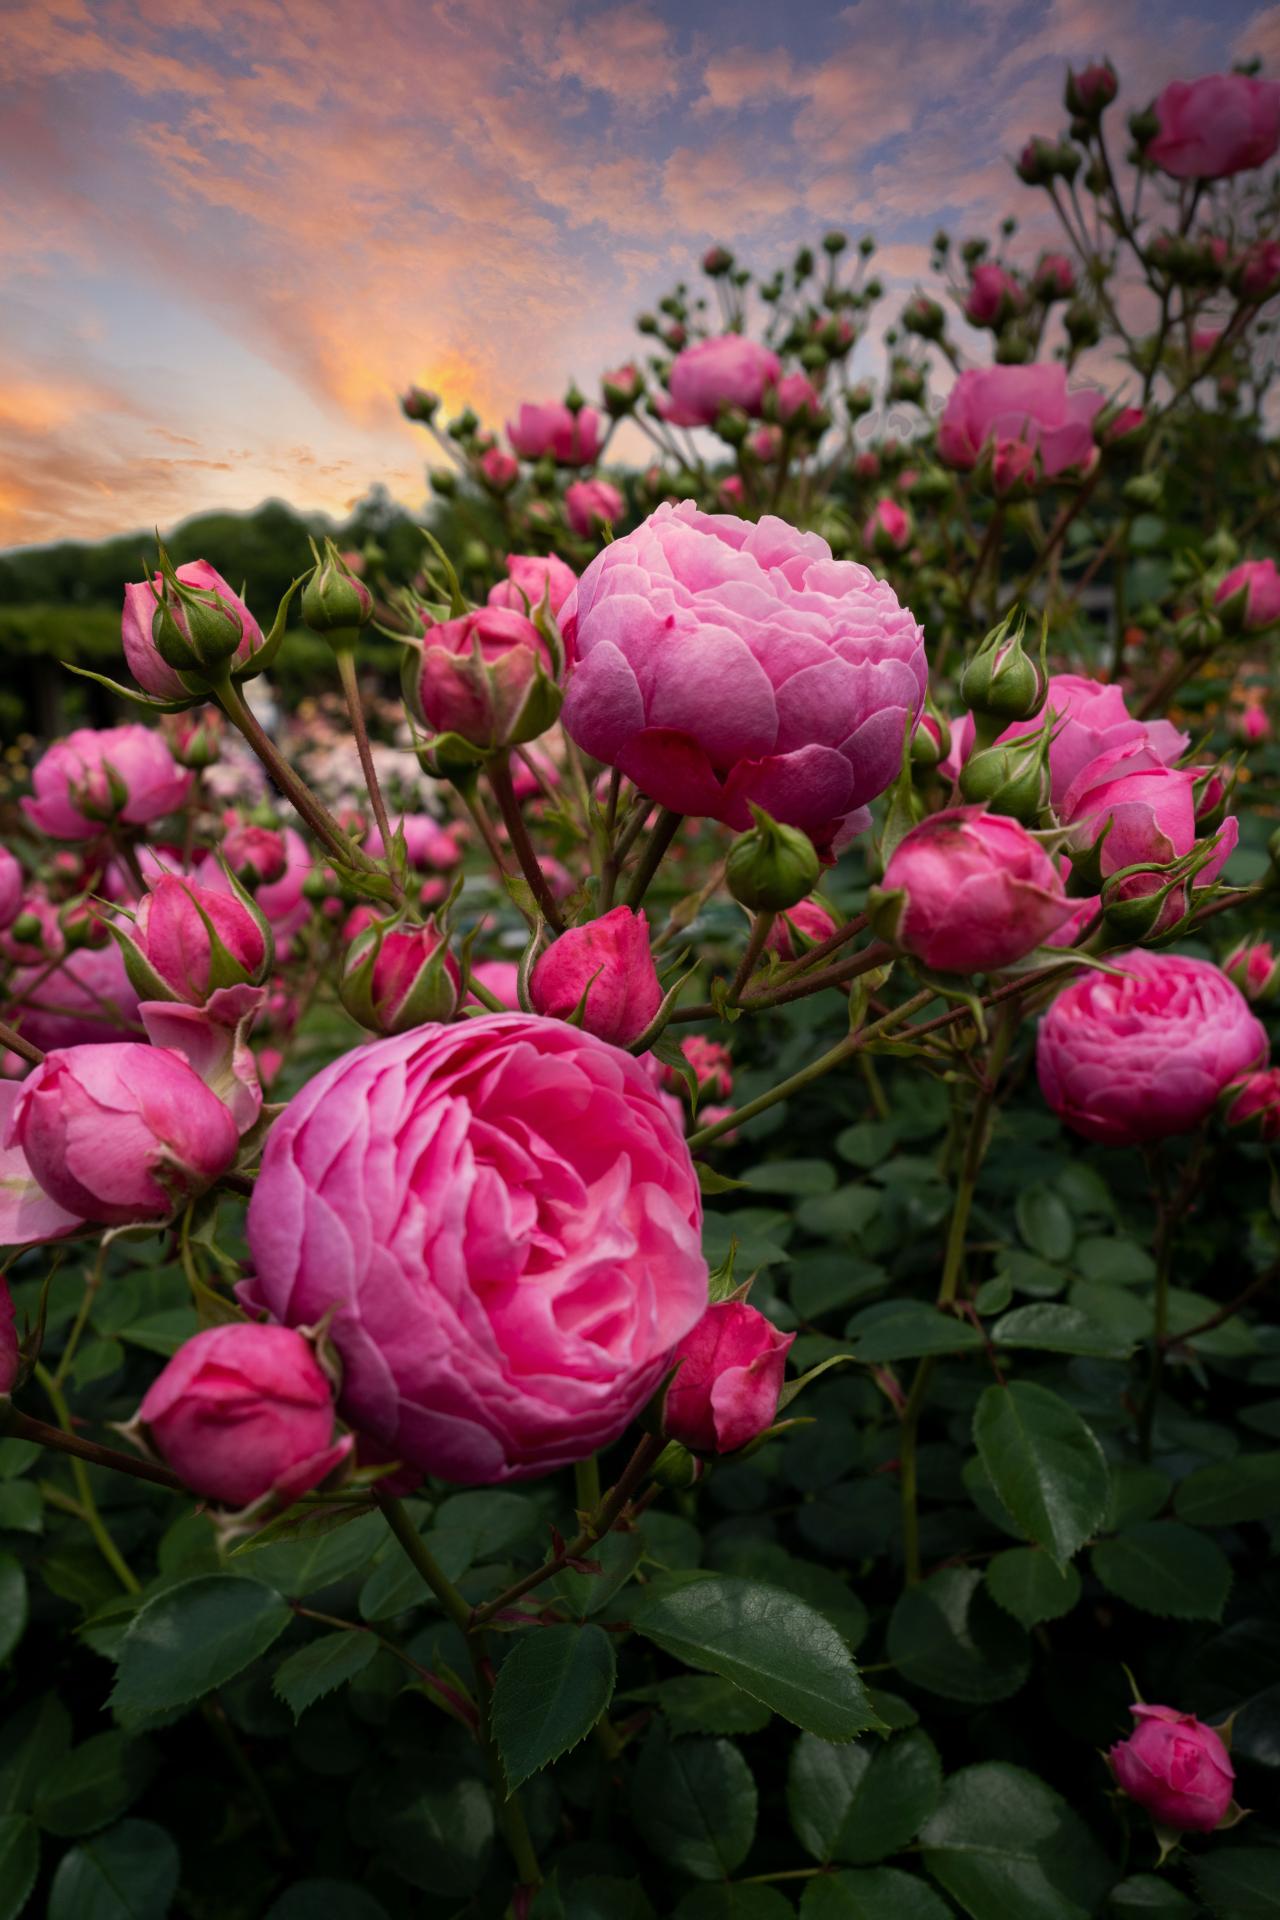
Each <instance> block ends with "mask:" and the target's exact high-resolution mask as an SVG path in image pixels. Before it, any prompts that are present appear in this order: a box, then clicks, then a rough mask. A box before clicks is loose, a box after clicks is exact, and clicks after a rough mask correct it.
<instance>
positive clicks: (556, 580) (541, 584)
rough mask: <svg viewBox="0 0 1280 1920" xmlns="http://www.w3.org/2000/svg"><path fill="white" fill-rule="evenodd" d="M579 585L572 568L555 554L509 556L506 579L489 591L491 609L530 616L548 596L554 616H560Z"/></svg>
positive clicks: (512, 554) (517, 554) (514, 554)
mask: <svg viewBox="0 0 1280 1920" xmlns="http://www.w3.org/2000/svg"><path fill="white" fill-rule="evenodd" d="M577 584H578V576H577V574H576V573H575V572H574V570H573V568H572V567H567V566H566V565H565V563H564V561H563V560H560V559H557V557H556V555H555V554H554V553H547V554H539V553H509V554H508V555H507V577H506V579H505V580H499V581H498V582H497V584H496V585H495V586H492V587H490V589H489V605H490V606H491V607H511V608H513V609H514V611H515V612H516V613H527V614H529V615H530V616H532V615H533V614H535V613H536V612H537V611H538V608H539V607H540V606H541V605H542V600H543V595H544V594H545V595H546V598H547V602H548V604H549V605H550V608H551V611H552V613H553V614H558V613H559V611H560V609H561V607H562V606H563V605H564V603H565V601H566V600H567V599H568V598H569V595H570V594H571V593H572V592H573V590H574V588H575V587H576V586H577Z"/></svg>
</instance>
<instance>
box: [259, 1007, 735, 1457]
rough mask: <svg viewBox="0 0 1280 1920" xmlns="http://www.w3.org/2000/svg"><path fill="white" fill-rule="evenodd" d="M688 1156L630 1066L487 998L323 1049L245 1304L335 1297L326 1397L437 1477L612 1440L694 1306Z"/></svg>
mask: <svg viewBox="0 0 1280 1920" xmlns="http://www.w3.org/2000/svg"><path fill="white" fill-rule="evenodd" d="M701 1223H702V1206H701V1200H700V1196H699V1193H698V1183H697V1178H696V1175H695V1173H694V1168H693V1163H692V1161H691V1159H690V1157H689V1152H688V1149H687V1147H686V1146H685V1144H684V1140H683V1138H682V1137H681V1135H680V1132H679V1129H678V1127H676V1126H673V1124H672V1122H671V1120H670V1118H669V1117H668V1115H667V1113H666V1112H665V1110H664V1108H663V1106H662V1104H661V1101H660V1099H659V1096H658V1093H657V1091H656V1089H655V1088H654V1087H653V1086H652V1085H651V1083H650V1080H649V1077H648V1074H647V1073H646V1071H645V1068H644V1067H643V1066H642V1065H641V1064H640V1063H639V1062H638V1061H636V1060H633V1059H632V1058H631V1057H630V1055H628V1054H624V1053H621V1052H619V1051H618V1049H617V1048H615V1047H611V1046H608V1045H607V1044H606V1043H605V1042H604V1041H602V1040H597V1039H595V1038H594V1036H593V1035H591V1034H585V1033H580V1032H578V1031H577V1030H576V1029H575V1028H573V1027H570V1026H567V1025H566V1024H564V1023H563V1022H561V1021H558V1020H541V1019H537V1018H535V1017H531V1016H528V1015H525V1014H488V1015H481V1016H479V1017H477V1018H475V1019H471V1020H468V1021H466V1022H464V1023H462V1024H461V1025H458V1026H453V1027H427V1028H420V1029H419V1030H418V1031H416V1032H414V1033H408V1034H402V1035H400V1036H399V1037H398V1038H396V1039H392V1040H379V1041H375V1042H373V1043H372V1044H371V1045H369V1046H364V1047H361V1048H359V1049H358V1050H357V1051H356V1052H354V1053H350V1054H347V1055H346V1056H345V1057H344V1058H343V1059H340V1060H337V1061H335V1062H334V1063H333V1064H332V1065H331V1066H329V1067H326V1068H325V1069H324V1070H323V1072H321V1073H320V1074H318V1075H317V1076H316V1077H315V1079H313V1080H312V1081H310V1082H309V1084H308V1085H307V1086H306V1087H304V1088H303V1090H302V1092H301V1093H299V1094H298V1095H297V1096H296V1097H295V1098H294V1099H293V1100H292V1101H291V1102H290V1104H289V1106H288V1107H287V1108H286V1109H285V1112H284V1114H283V1115H282V1116H281V1118H280V1119H279V1120H277V1121H276V1123H275V1125H274V1126H273V1127H272V1129H271V1132H270V1134H269V1135H268V1137H267V1144H266V1148H265V1151H264V1154H263V1162H262V1173H261V1175H260V1177H259V1180H258V1183H257V1187H256V1189H255V1192H254V1196H253V1200H252V1202H251V1203H250V1207H249V1221H248V1231H249V1242H250V1246H251V1248H252V1251H253V1257H254V1260H255V1262H256V1268H257V1278H256V1281H255V1282H254V1293H255V1303H261V1304H262V1305H264V1306H265V1307H266V1308H267V1310H268V1311H269V1312H272V1313H274V1314H275V1315H276V1316H277V1317H278V1318H280V1319H282V1320H285V1321H287V1322H289V1323H291V1324H295V1325H309V1324H314V1323H315V1322H316V1321H317V1320H318V1319H319V1318H320V1317H321V1315H322V1314H324V1313H325V1312H326V1310H327V1309H329V1308H330V1307H333V1308H336V1309H337V1311H336V1313H335V1315H334V1318H333V1320H332V1323H331V1338H332V1340H333V1343H334V1345H335V1346H336V1347H337V1349H338V1351H339V1353H340V1354H341V1357H342V1362H343V1384H342V1397H341V1406H342V1410H343V1412H344V1414H345V1415H346V1417H347V1418H349V1419H350V1420H351V1422H352V1423H353V1424H354V1425H355V1426H356V1427H358V1428H359V1429H360V1430H361V1431H362V1432H367V1433H369V1434H371V1435H372V1436H373V1438H374V1439H375V1440H378V1441H380V1442H381V1443H382V1444H383V1445H384V1446H387V1447H389V1448H391V1449H392V1451H393V1452H394V1454H395V1455H396V1457H397V1458H400V1459H403V1460H405V1461H410V1462H413V1463H414V1464H416V1465H418V1466H420V1467H422V1468H423V1470H424V1471H426V1472H429V1473H433V1474H438V1475H439V1476H441V1477H442V1478H444V1479H448V1480H454V1481H461V1482H463V1483H465V1484H471V1485H474V1484H478V1483H485V1482H493V1481H500V1480H509V1479H513V1478H527V1477H529V1476H530V1475H534V1474H542V1473H548V1472H550V1471H551V1470H552V1469H553V1468H556V1467H560V1466H565V1465H567V1464H569V1463H570V1462H571V1461H574V1460H580V1459H583V1458H585V1456H586V1455H587V1454H588V1453H591V1452H593V1451H594V1450H595V1449H596V1448H598V1447H601V1446H606V1445H608V1444H609V1443H610V1442H611V1441H613V1440H615V1439H616V1438H617V1437H618V1435H619V1434H620V1433H621V1432H622V1430H623V1428H624V1427H625V1426H626V1425H627V1423H628V1421H629V1420H630V1419H631V1418H632V1417H633V1415H634V1414H636V1413H637V1412H639V1410H640V1408H641V1407H643V1406H644V1404H645V1402H646V1401H647V1400H648V1399H649V1398H650V1396H651V1395H652V1394H653V1392H654V1390H655V1389H656V1387H657V1386H658V1384H659V1382H660V1381H661V1379H662V1377H663V1375H664V1374H665V1372H666V1371H667V1367H668V1365H669V1361H670V1355H671V1350H672V1348H673V1347H674V1346H675V1344H676V1342H677V1341H678V1340H680V1339H681V1338H682V1337H683V1336H684V1335H685V1334H686V1333H687V1332H688V1331H689V1329H690V1327H692V1326H693V1324H694V1322H695V1321H696V1320H697V1318H698V1316H699V1315H700V1314H701V1312H702V1310H703V1308H704V1307H705V1305H706V1297H707V1269H706V1263H705V1261H704V1260H703V1257H702V1250H701V1243H700V1232H701Z"/></svg>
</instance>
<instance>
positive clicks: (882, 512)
mask: <svg viewBox="0 0 1280 1920" xmlns="http://www.w3.org/2000/svg"><path fill="white" fill-rule="evenodd" d="M911 531H912V529H911V515H910V514H909V513H908V512H907V510H906V508H905V507H902V506H899V504H898V502H897V501H896V500H877V501H876V504H875V506H874V507H873V508H872V509H871V514H870V517H869V518H868V520H867V524H866V526H865V527H864V528H863V529H862V544H863V546H864V547H872V548H874V549H875V551H876V552H877V553H902V552H903V551H904V550H905V549H906V548H907V547H909V546H910V545H911Z"/></svg>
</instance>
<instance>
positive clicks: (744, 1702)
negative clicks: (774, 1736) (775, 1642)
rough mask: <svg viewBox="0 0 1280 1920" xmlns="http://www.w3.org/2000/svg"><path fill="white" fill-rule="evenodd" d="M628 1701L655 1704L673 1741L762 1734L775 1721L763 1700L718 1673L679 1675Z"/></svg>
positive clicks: (639, 1691)
mask: <svg viewBox="0 0 1280 1920" xmlns="http://www.w3.org/2000/svg"><path fill="white" fill-rule="evenodd" d="M626 1698H627V1699H628V1700H639V1701H651V1702H652V1704H653V1705H654V1706H656V1707H657V1708H658V1710H659V1712H660V1713H661V1714H662V1715H663V1717H664V1719H665V1720H666V1723H667V1725H668V1727H669V1728H670V1729H671V1733H672V1735H673V1737H674V1736H678V1735H680V1734H682V1733H759V1732H760V1730H761V1728H762V1727H767V1726H768V1724H769V1721H770V1718H771V1717H772V1716H771V1715H770V1712H769V1709H768V1707H766V1706H764V1705H762V1704H761V1702H760V1701H759V1700H753V1699H752V1697H751V1695H750V1694H749V1693H744V1692H743V1691H742V1688H741V1687H735V1686H734V1684H733V1682H732V1680H722V1679H721V1678H720V1676H719V1674H715V1673H679V1674H677V1675H676V1677H675V1679H674V1680H659V1681H658V1683H657V1684H656V1686H652V1687H638V1688H636V1689H635V1690H634V1691H633V1692H630V1693H628V1694H627V1695H626Z"/></svg>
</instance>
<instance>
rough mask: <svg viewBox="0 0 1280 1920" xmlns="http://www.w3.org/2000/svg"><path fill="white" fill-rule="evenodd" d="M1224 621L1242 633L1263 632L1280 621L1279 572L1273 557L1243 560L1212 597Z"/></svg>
mask: <svg viewBox="0 0 1280 1920" xmlns="http://www.w3.org/2000/svg"><path fill="white" fill-rule="evenodd" d="M1213 598H1214V604H1215V606H1217V607H1218V608H1219V609H1220V610H1221V612H1222V615H1223V618H1224V620H1231V621H1232V622H1233V624H1235V625H1237V626H1238V627H1239V628H1240V630H1241V631H1242V632H1244V633H1262V632H1263V631H1264V630H1265V629H1266V628H1267V627H1274V626H1275V625H1276V623H1277V622H1280V572H1278V571H1277V569H1276V563H1275V561H1274V560H1271V559H1267V560H1242V561H1241V562H1240V565H1239V566H1238V567H1233V568H1232V569H1231V572H1230V573H1229V574H1228V575H1227V577H1226V579H1225V580H1223V581H1222V583H1221V584H1220V586H1219V587H1218V590H1217V592H1216V593H1215V594H1214V596H1213Z"/></svg>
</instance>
